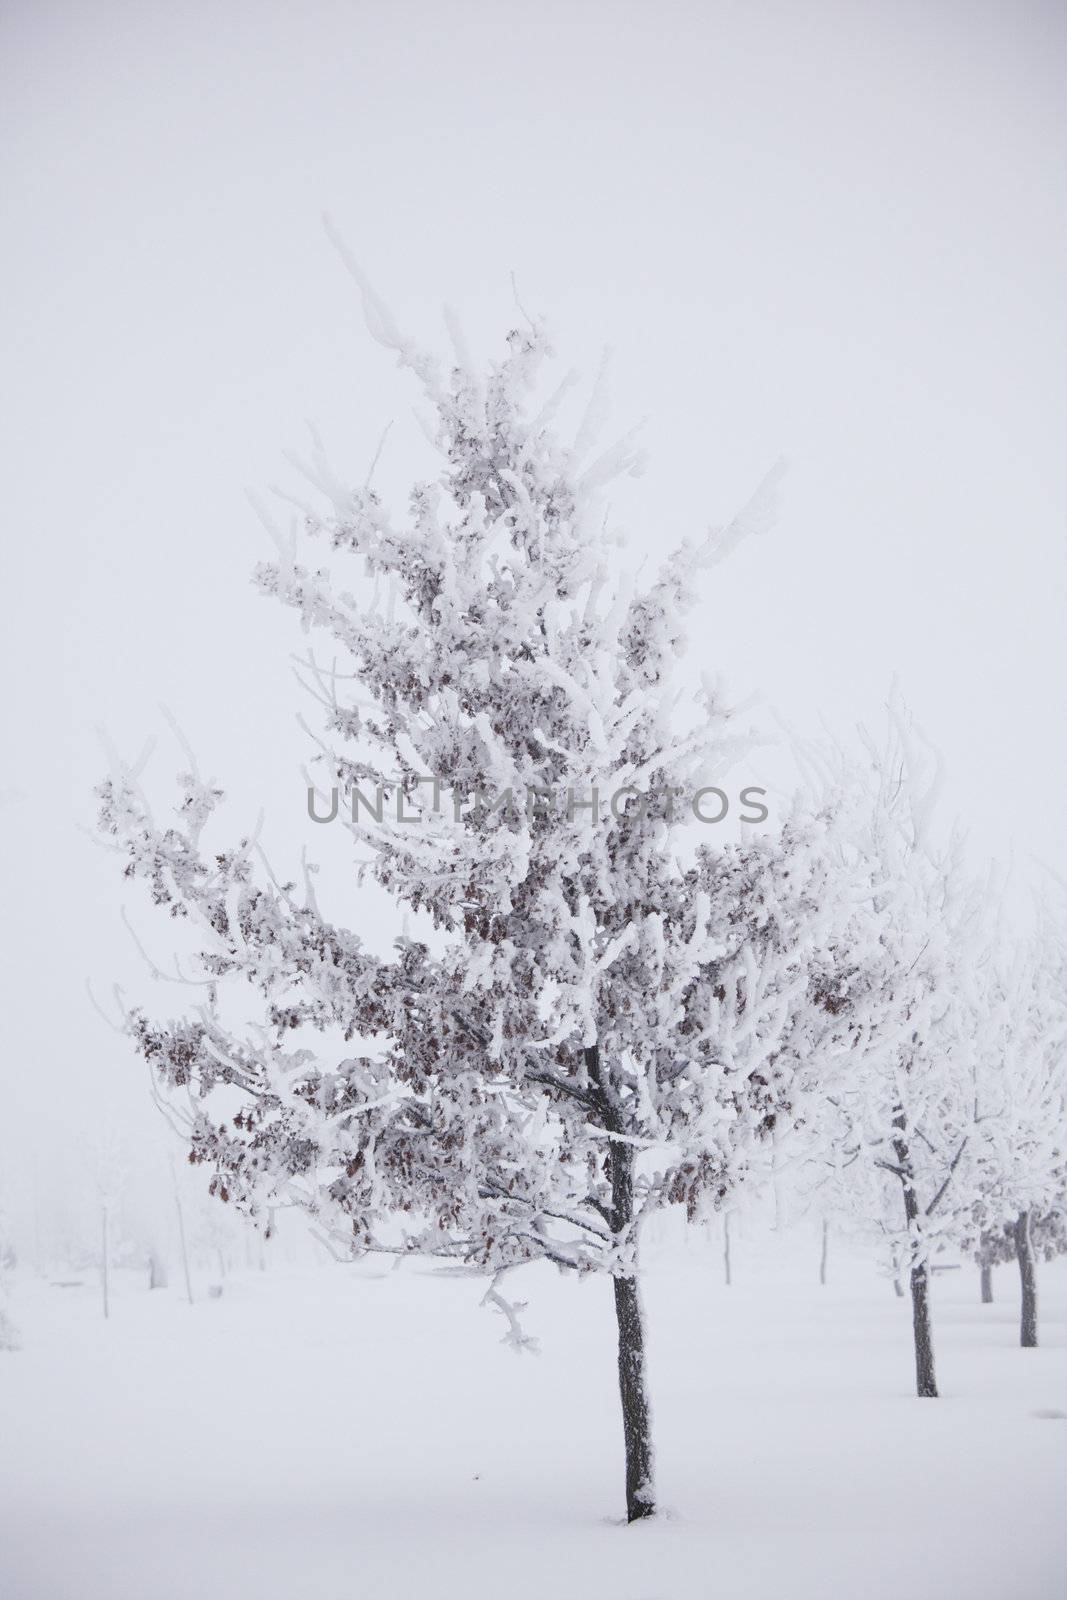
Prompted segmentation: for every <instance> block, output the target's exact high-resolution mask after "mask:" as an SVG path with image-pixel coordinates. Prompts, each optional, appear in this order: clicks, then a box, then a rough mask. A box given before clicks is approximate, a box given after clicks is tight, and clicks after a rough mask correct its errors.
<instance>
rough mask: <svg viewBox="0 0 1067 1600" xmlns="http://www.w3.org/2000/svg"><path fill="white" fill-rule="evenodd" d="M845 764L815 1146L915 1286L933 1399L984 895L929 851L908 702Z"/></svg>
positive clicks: (969, 1150) (923, 774)
mask: <svg viewBox="0 0 1067 1600" xmlns="http://www.w3.org/2000/svg"><path fill="white" fill-rule="evenodd" d="M834 761H835V763H836V771H835V775H836V781H837V783H838V785H839V794H840V795H841V797H842V809H841V814H840V819H839V828H838V833H837V837H838V840H839V841H840V850H841V860H840V871H841V875H842V878H843V880H846V881H849V882H850V883H851V885H852V888H851V891H850V893H849V894H847V895H846V896H843V897H842V898H841V900H840V902H839V903H840V904H841V905H842V906H843V907H844V908H845V910H846V919H845V921H844V922H843V924H842V927H841V929H840V931H839V934H838V937H837V939H836V940H835V944H834V956H833V961H832V964H831V966H830V968H829V969H828V970H827V972H826V975H825V979H824V993H825V997H826V1004H827V1005H828V1006H829V1007H831V1008H832V1009H833V1010H835V1011H836V1012H838V1013H839V1014H840V1017H841V1020H842V1022H843V1024H844V1029H845V1033H846V1036H847V1038H848V1040H849V1047H848V1049H847V1050H846V1051H844V1052H843V1053H840V1054H839V1055H838V1057H837V1069H838V1070H837V1071H836V1073H835V1074H834V1075H833V1076H832V1078H829V1079H827V1082H826V1085H825V1087H826V1093H825V1095H824V1096H823V1097H822V1099H821V1101H820V1102H818V1106H817V1111H818V1122H817V1133H818V1135H819V1137H816V1138H815V1140H814V1144H815V1148H816V1150H817V1151H818V1150H825V1149H829V1150H830V1151H832V1152H834V1159H833V1161H832V1162H829V1163H828V1166H829V1167H831V1168H832V1170H833V1173H834V1177H835V1183H836V1186H837V1192H838V1193H840V1192H842V1189H841V1185H842V1179H844V1181H845V1185H846V1189H847V1191H848V1192H850V1195H851V1204H850V1206H849V1210H850V1211H851V1213H852V1215H853V1217H854V1218H857V1219H864V1220H865V1221H866V1223H867V1225H868V1227H869V1228H870V1229H872V1230H873V1231H875V1232H876V1235H877V1237H879V1239H880V1240H881V1242H882V1244H883V1247H884V1249H885V1252H886V1257H887V1262H886V1264H887V1267H888V1269H889V1270H890V1272H891V1273H892V1275H893V1279H894V1282H895V1283H898V1282H899V1280H900V1276H901V1273H902V1272H904V1273H906V1274H907V1279H908V1284H909V1287H910V1291H911V1305H912V1336H913V1344H914V1351H915V1375H916V1391H917V1393H918V1394H919V1395H920V1396H922V1397H926V1398H933V1397H936V1395H937V1379H936V1373H935V1367H934V1345H933V1327H932V1319H931V1307H930V1264H931V1260H932V1258H933V1256H934V1255H935V1254H936V1253H937V1251H938V1250H939V1249H940V1248H941V1247H942V1246H943V1245H945V1244H950V1245H953V1246H955V1245H956V1244H957V1243H958V1241H959V1238H960V1236H961V1232H962V1231H963V1228H964V1226H965V1224H964V1222H963V1221H962V1217H963V1215H965V1214H966V1213H967V1211H968V1208H969V1205H970V1191H969V1189H968V1187H967V1183H966V1177H967V1171H968V1163H969V1162H970V1161H971V1160H972V1159H973V1157H974V1148H975V1124H976V1115H977V1113H976V1100H975V1071H976V1069H975V1060H974V1054H975V1044H974V1041H975V1038H976V1036H977V1035H978V1033H979V1032H980V1029H981V1020H980V1016H979V1013H978V1008H980V1006H981V996H980V993H979V992H978V991H976V989H975V987H974V985H973V984H972V982H971V979H970V970H969V969H970V966H971V965H972V964H973V961H974V959H975V952H976V950H977V948H978V941H979V935H980V930H981V926H982V923H981V897H980V896H979V895H977V894H976V892H975V890H974V889H973V887H972V886H971V885H970V884H969V883H968V881H967V879H966V877H965V876H964V874H963V871H962V867H961V861H960V855H959V849H958V845H954V844H950V845H948V846H947V847H945V848H938V846H937V845H936V843H935V841H934V839H933V836H932V833H931V826H930V819H931V814H932V809H933V804H934V801H935V799H936V792H937V787H938V776H939V774H938V770H937V762H936V760H935V758H934V757H933V755H932V753H931V752H930V751H929V749H928V747H926V746H925V744H924V742H923V741H922V740H921V738H920V736H919V735H918V734H917V733H916V731H915V730H914V728H913V726H912V724H911V722H910V719H909V718H908V716H907V714H906V712H905V711H904V708H903V707H902V706H901V705H900V704H899V702H898V701H897V700H895V699H894V701H893V702H892V704H891V706H890V716H889V727H888V733H887V737H886V739H885V742H884V743H883V744H882V745H881V746H878V745H876V744H875V743H874V742H873V741H871V740H869V739H866V740H865V756H864V757H863V758H862V759H860V760H853V761H850V760H848V759H847V758H846V759H844V760H843V764H842V758H841V757H840V756H838V757H835V758H834Z"/></svg>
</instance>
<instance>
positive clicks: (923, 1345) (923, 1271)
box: [893, 1110, 937, 1400]
mask: <svg viewBox="0 0 1067 1600" xmlns="http://www.w3.org/2000/svg"><path fill="white" fill-rule="evenodd" d="M893 1126H894V1127H895V1128H896V1129H897V1130H898V1132H897V1136H896V1138H895V1139H894V1140H893V1152H894V1154H895V1156H896V1158H897V1168H898V1170H899V1172H900V1184H901V1188H902V1189H903V1191H904V1216H905V1218H906V1220H907V1224H908V1241H909V1244H910V1243H912V1242H913V1239H914V1233H915V1224H916V1222H917V1221H918V1220H919V1197H918V1195H917V1194H916V1193H915V1183H914V1179H913V1175H912V1165H911V1154H910V1152H909V1150H908V1143H907V1140H906V1138H905V1137H904V1135H905V1131H906V1128H907V1123H906V1121H905V1117H904V1112H903V1110H899V1111H898V1112H897V1114H896V1116H895V1117H894V1118H893ZM909 1279H910V1285H911V1329H912V1338H913V1341H914V1344H915V1392H916V1394H917V1395H918V1396H919V1398H920V1399H922V1400H936V1399H937V1380H936V1378H935V1376H934V1338H933V1330H932V1328H931V1326H930V1275H929V1269H928V1267H927V1265H926V1263H925V1261H922V1262H915V1261H913V1262H912V1266H911V1271H910V1273H909Z"/></svg>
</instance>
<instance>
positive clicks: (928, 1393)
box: [911, 1262, 937, 1400]
mask: <svg viewBox="0 0 1067 1600" xmlns="http://www.w3.org/2000/svg"><path fill="white" fill-rule="evenodd" d="M911 1327H912V1335H913V1338H914V1340H915V1392H916V1394H917V1395H918V1396H919V1397H920V1399H923V1400H936V1399H937V1379H936V1377H935V1375H934V1342H933V1334H932V1331H931V1327H930V1276H929V1272H928V1270H927V1267H926V1264H925V1262H924V1263H923V1264H922V1265H921V1266H917V1267H912V1269H911Z"/></svg>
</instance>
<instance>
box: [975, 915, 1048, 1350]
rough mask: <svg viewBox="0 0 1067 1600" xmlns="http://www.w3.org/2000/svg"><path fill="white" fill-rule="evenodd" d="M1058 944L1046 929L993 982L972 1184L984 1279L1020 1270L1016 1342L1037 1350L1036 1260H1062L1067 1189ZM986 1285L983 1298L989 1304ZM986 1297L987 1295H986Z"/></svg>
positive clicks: (1004, 965) (1019, 950) (1019, 949)
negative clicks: (1008, 1265)
mask: <svg viewBox="0 0 1067 1600" xmlns="http://www.w3.org/2000/svg"><path fill="white" fill-rule="evenodd" d="M1060 965H1061V963H1060V954H1059V949H1058V941H1057V940H1055V939H1054V938H1052V937H1050V929H1049V928H1048V927H1047V926H1043V927H1041V928H1040V929H1039V932H1038V934H1037V935H1036V936H1035V937H1033V938H1031V939H1030V940H1029V941H1026V942H1023V943H1020V944H1018V946H1017V949H1016V952H1015V956H1014V960H1013V961H1012V962H1011V964H1010V966H1009V965H1008V964H1007V962H1006V960H1005V961H1004V962H1003V963H1002V970H1000V971H997V972H996V973H995V974H994V977H993V979H992V981H993V983H994V985H995V990H996V994H997V997H998V1007H997V1011H996V1015H997V1016H998V1017H999V1021H1000V1025H999V1027H998V1028H994V1029H991V1030H989V1032H988V1034H987V1035H986V1037H985V1039H984V1040H983V1044H984V1047H985V1048H984V1049H983V1051H982V1053H981V1061H982V1071H981V1076H980V1091H979V1092H980V1094H981V1097H982V1101H983V1104H984V1105H986V1106H987V1107H988V1108H989V1111H990V1115H989V1116H988V1117H987V1119H986V1120H985V1122H984V1125H983V1128H982V1138H981V1140H980V1142H979V1145H978V1148H977V1161H976V1165H975V1169H974V1172H973V1175H972V1179H971V1181H972V1185H973V1188H974V1191H975V1201H974V1216H975V1218H976V1220H977V1228H976V1230H975V1231H976V1232H977V1246H976V1255H977V1259H978V1261H979V1265H980V1267H981V1268H982V1270H983V1272H987V1271H988V1272H989V1273H990V1276H991V1268H992V1266H993V1265H994V1264H995V1263H996V1262H997V1261H1004V1260H1010V1259H1012V1258H1014V1259H1015V1260H1016V1261H1017V1262H1018V1266H1019V1285H1020V1326H1019V1342H1020V1344H1021V1345H1022V1346H1023V1347H1024V1348H1032V1347H1034V1346H1036V1344H1037V1342H1038V1316H1037V1260H1038V1258H1039V1256H1041V1255H1045V1256H1049V1257H1050V1256H1052V1255H1055V1254H1057V1253H1058V1251H1059V1241H1060V1240H1061V1239H1062V1237H1063V1213H1062V1205H1063V1198H1064V1192H1065V1189H1067V1133H1065V1128H1067V1067H1065V1052H1067V1013H1065V1011H1064V1005H1063V992H1062V987H1061V976H1060ZM985 1282H986V1279H985V1278H983V1298H985V1292H986V1291H985ZM989 1292H990V1294H991V1293H992V1289H991V1286H990V1291H989Z"/></svg>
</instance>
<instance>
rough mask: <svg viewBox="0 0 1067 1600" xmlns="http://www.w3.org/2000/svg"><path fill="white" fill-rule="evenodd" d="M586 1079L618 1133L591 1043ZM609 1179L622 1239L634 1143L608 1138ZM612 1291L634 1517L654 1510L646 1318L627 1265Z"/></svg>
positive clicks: (629, 1222) (628, 1215) (629, 1216)
mask: <svg viewBox="0 0 1067 1600" xmlns="http://www.w3.org/2000/svg"><path fill="white" fill-rule="evenodd" d="M586 1064H587V1066H588V1068H589V1074H590V1078H591V1079H592V1081H593V1083H594V1084H595V1085H596V1091H597V1095H598V1098H599V1100H600V1108H601V1112H602V1115H603V1118H604V1126H605V1128H606V1129H607V1131H608V1132H609V1133H616V1134H617V1133H621V1132H622V1131H623V1130H622V1128H621V1126H620V1123H621V1118H620V1117H619V1114H618V1111H617V1109H616V1104H615V1101H614V1099H613V1097H612V1096H611V1094H610V1093H609V1092H607V1091H606V1089H605V1087H604V1085H603V1084H602V1082H601V1076H600V1055H599V1051H598V1050H597V1048H596V1046H593V1047H592V1049H590V1050H587V1051H586ZM608 1169H609V1176H610V1178H611V1225H612V1231H613V1232H614V1234H615V1236H616V1238H617V1239H618V1240H620V1241H621V1240H625V1239H626V1238H627V1237H628V1236H629V1233H630V1230H631V1228H632V1226H633V1220H634V1147H633V1145H631V1144H626V1143H624V1142H623V1141H622V1140H621V1139H612V1141H611V1144H610V1148H609V1154H608ZM612 1283H613V1287H614V1291H615V1321H616V1323H617V1325H618V1335H619V1397H620V1400H621V1401H622V1433H623V1443H624V1446H625V1450H626V1520H627V1522H637V1521H639V1520H640V1519H641V1518H642V1517H651V1516H652V1515H653V1514H654V1512H655V1509H656V1500H655V1486H654V1479H653V1458H652V1425H651V1413H650V1410H649V1404H648V1388H647V1383H646V1377H645V1319H644V1312H643V1310H642V1307H641V1295H640V1291H639V1289H638V1284H637V1277H636V1274H635V1272H634V1270H633V1269H632V1268H631V1269H630V1270H629V1271H628V1272H626V1273H624V1274H620V1275H618V1276H616V1277H614V1278H613V1280H612Z"/></svg>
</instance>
